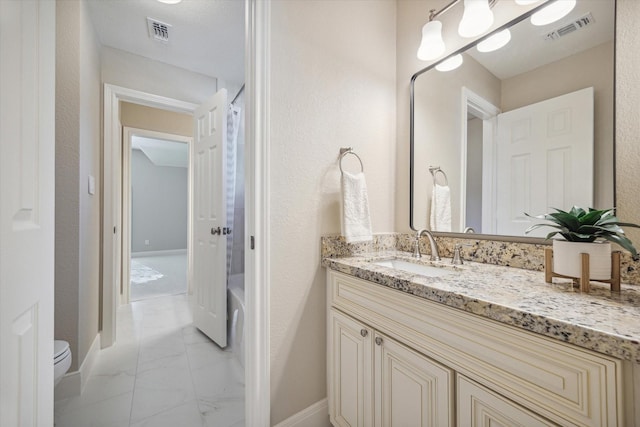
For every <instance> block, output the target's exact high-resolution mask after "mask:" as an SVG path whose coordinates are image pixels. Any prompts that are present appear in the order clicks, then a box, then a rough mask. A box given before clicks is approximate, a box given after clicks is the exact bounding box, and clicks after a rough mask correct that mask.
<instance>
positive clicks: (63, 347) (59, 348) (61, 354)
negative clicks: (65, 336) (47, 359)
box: [53, 340, 70, 364]
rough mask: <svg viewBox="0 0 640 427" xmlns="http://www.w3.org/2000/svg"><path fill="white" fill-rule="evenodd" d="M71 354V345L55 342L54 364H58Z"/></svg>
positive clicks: (60, 341) (64, 342)
mask: <svg viewBox="0 0 640 427" xmlns="http://www.w3.org/2000/svg"><path fill="white" fill-rule="evenodd" d="M69 353H70V350H69V343H68V342H66V341H62V340H55V341H54V342H53V363H54V364H57V363H59V362H61V361H62V360H63V359H64V358H66V357H67V356H68V355H69Z"/></svg>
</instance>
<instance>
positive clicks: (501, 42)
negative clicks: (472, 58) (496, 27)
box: [478, 29, 511, 52]
mask: <svg viewBox="0 0 640 427" xmlns="http://www.w3.org/2000/svg"><path fill="white" fill-rule="evenodd" d="M509 40H511V31H509V30H508V29H507V30H503V31H500V32H499V33H497V34H494V35H492V36H491V37H489V38H488V39H486V40H485V41H482V42H480V43H478V52H493V51H494V50H498V49H500V48H501V47H504V46H505V45H506V44H507V43H509Z"/></svg>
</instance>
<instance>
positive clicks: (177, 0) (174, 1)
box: [158, 0, 182, 4]
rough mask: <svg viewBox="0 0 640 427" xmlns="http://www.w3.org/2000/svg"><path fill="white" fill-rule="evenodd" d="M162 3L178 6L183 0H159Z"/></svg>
mask: <svg viewBox="0 0 640 427" xmlns="http://www.w3.org/2000/svg"><path fill="white" fill-rule="evenodd" d="M158 1H159V2H160V3H165V4H178V3H180V2H181V1H182V0H158Z"/></svg>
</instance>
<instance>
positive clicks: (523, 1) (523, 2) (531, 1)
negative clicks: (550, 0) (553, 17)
mask: <svg viewBox="0 0 640 427" xmlns="http://www.w3.org/2000/svg"><path fill="white" fill-rule="evenodd" d="M539 1H540V0H516V4H519V5H520V6H526V5H528V4H534V3H537V2H539Z"/></svg>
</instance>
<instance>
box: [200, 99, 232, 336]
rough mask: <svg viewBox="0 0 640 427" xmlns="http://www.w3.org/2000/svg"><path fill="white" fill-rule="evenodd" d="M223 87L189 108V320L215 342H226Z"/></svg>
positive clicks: (224, 105) (224, 127) (224, 126)
mask: <svg viewBox="0 0 640 427" xmlns="http://www.w3.org/2000/svg"><path fill="white" fill-rule="evenodd" d="M226 102H227V91H226V90H225V89H222V90H220V91H219V92H218V93H216V94H215V95H214V96H213V97H212V98H211V99H209V100H208V101H207V102H205V103H204V104H202V105H201V106H200V107H198V108H197V109H196V111H195V113H194V135H195V139H194V144H193V147H194V148H193V155H194V157H195V158H194V162H193V164H194V168H193V169H194V171H193V174H194V175H193V177H194V179H193V182H194V187H193V194H194V203H195V207H194V210H193V212H194V218H193V230H194V236H193V242H194V243H193V245H194V264H193V284H194V287H193V289H194V299H193V301H194V304H193V322H194V325H195V326H196V327H197V328H198V329H200V330H201V331H202V332H203V333H204V334H206V335H207V336H208V337H209V338H211V339H212V340H213V341H215V342H216V343H217V344H218V345H219V346H220V347H226V345H227V278H226V258H227V250H226V248H227V247H226V239H225V236H224V235H223V228H224V227H225V226H226V218H225V216H226V198H225V188H226V187H225V176H226V175H225V162H224V159H225V155H224V154H225V146H226V144H225V138H226V134H227V130H226V120H225V118H226V115H225V114H224V110H225V108H226Z"/></svg>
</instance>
